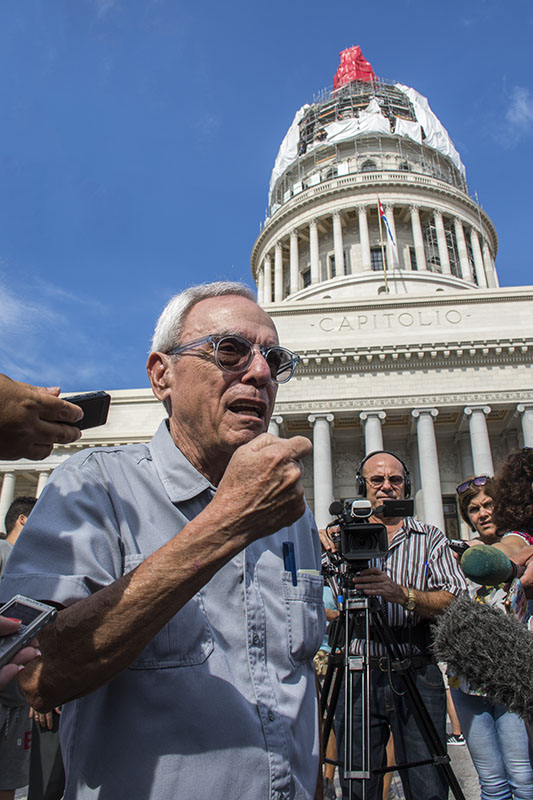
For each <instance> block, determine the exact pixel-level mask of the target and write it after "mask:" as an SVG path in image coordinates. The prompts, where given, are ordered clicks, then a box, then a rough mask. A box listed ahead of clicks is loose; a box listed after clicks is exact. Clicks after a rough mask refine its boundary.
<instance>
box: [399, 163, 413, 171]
mask: <svg viewBox="0 0 533 800" xmlns="http://www.w3.org/2000/svg"><path fill="white" fill-rule="evenodd" d="M398 169H401V171H402V172H411V165H410V164H409V162H408V161H400V163H399V165H398Z"/></svg>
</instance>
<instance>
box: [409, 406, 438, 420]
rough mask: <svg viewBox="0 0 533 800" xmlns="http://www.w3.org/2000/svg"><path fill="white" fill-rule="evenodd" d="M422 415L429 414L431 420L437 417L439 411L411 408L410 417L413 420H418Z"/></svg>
mask: <svg viewBox="0 0 533 800" xmlns="http://www.w3.org/2000/svg"><path fill="white" fill-rule="evenodd" d="M423 414H429V415H430V416H432V417H433V419H436V417H438V416H439V410H438V409H437V408H413V410H412V411H411V416H412V417H414V418H415V419H418V418H419V417H421V416H422V415H423Z"/></svg>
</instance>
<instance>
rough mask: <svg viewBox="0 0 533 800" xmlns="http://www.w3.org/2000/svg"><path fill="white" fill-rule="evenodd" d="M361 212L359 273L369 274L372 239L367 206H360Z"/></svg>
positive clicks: (358, 208)
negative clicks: (369, 234) (369, 235)
mask: <svg viewBox="0 0 533 800" xmlns="http://www.w3.org/2000/svg"><path fill="white" fill-rule="evenodd" d="M357 210H358V212H359V240H360V242H361V268H360V269H359V270H357V271H358V272H368V271H369V270H370V239H369V237H368V219H367V216H366V206H358V207H357Z"/></svg>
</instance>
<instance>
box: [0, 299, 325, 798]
mask: <svg viewBox="0 0 533 800" xmlns="http://www.w3.org/2000/svg"><path fill="white" fill-rule="evenodd" d="M297 362H298V357H297V356H295V355H294V354H293V353H291V352H290V351H289V350H286V349H285V348H283V347H280V346H279V344H278V337H277V333H276V329H275V327H274V324H273V322H272V320H271V319H270V317H269V316H268V315H267V314H266V313H265V312H264V311H263V310H262V309H261V308H260V307H259V306H258V305H257V304H256V302H255V300H254V297H253V295H252V293H251V292H250V291H249V290H248V289H247V288H246V287H244V286H241V285H240V284H233V283H215V284H207V285H204V286H199V287H194V288H192V289H188V290H187V291H185V292H183V293H182V294H180V295H177V296H176V297H174V298H172V300H171V301H170V302H169V304H168V305H167V307H166V308H165V309H164V311H163V313H162V314H161V317H160V318H159V321H158V323H157V327H156V330H155V334H154V339H153V350H152V352H151V353H150V356H149V358H148V364H147V370H148V375H149V377H150V382H151V384H152V389H153V392H154V394H155V396H156V397H157V398H158V399H159V400H161V402H162V403H163V404H164V406H165V408H166V411H167V413H168V419H166V420H165V421H164V422H163V423H162V424H161V426H160V427H159V429H158V431H157V432H156V434H155V436H154V438H153V439H152V441H151V442H150V444H147V445H146V444H138V445H130V446H124V447H106V448H95V449H92V450H89V451H84V452H81V453H79V454H77V455H75V456H73V457H72V458H70V459H69V460H68V461H66V462H65V463H64V464H62V465H61V466H60V467H58V469H56V470H55V471H54V473H53V475H52V476H51V479H50V481H49V482H48V484H47V486H46V488H45V490H44V492H43V493H42V495H41V498H40V499H39V502H38V504H37V505H36V507H35V509H34V511H33V512H32V516H31V519H30V520H29V521H28V524H27V525H26V526H25V528H24V533H23V535H22V536H21V537H20V540H19V542H18V543H17V546H16V547H15V549H14V551H13V554H12V556H11V558H10V562H9V567H8V571H7V577H6V578H5V581H4V583H3V585H2V596H3V597H4V599H5V598H7V597H8V596H10V595H11V594H13V593H15V592H16V591H20V590H21V589H22V588H24V592H25V593H26V594H30V595H31V596H33V597H35V598H39V599H41V600H45V601H49V602H53V603H55V604H58V605H59V606H60V607H61V608H62V610H61V611H60V613H59V614H58V617H57V620H56V622H55V623H53V624H52V625H50V626H49V628H48V629H47V630H46V632H43V633H42V635H41V636H40V645H41V650H42V653H43V655H42V658H41V659H40V660H39V662H36V663H35V665H32V666H31V667H30V666H28V667H26V669H25V671H24V674H23V676H22V677H21V679H20V683H21V685H22V687H23V689H24V690H25V692H26V694H27V697H28V699H29V702H30V704H31V705H32V706H34V707H35V708H38V709H39V710H41V711H49V710H50V709H51V708H54V707H55V706H57V705H59V704H61V703H64V704H65V705H64V710H63V714H62V717H61V740H62V750H63V755H64V759H65V767H66V773H67V782H66V790H65V800H73V799H74V798H75V799H76V800H89V798H98V800H116V798H118V797H127V798H138V799H139V800H148V799H151V800H176V798H180V800H205V799H206V798H239V800H267V799H268V800H275V799H276V798H277V799H279V800H281V799H282V798H284V799H286V800H289V798H291V800H304V799H305V800H308V798H313V797H314V796H315V791H316V786H317V776H318V772H319V735H318V715H317V702H316V690H315V680H314V673H313V667H312V661H311V659H312V657H313V655H314V653H315V651H316V650H317V649H318V647H319V645H320V642H321V640H322V634H323V627H324V612H323V606H322V580H321V577H320V576H319V574H318V572H319V569H320V543H319V539H318V534H317V531H316V527H315V524H314V521H313V518H312V516H311V513H310V511H309V510H308V509H307V508H306V504H305V500H304V496H303V490H302V486H301V483H300V478H301V459H302V458H303V457H304V456H306V455H307V454H308V453H309V451H310V449H311V445H310V443H309V441H308V440H307V439H305V438H302V437H298V436H296V437H294V438H292V439H289V440H283V439H278V438H277V437H275V436H272V435H270V434H268V433H267V432H266V431H267V427H268V422H269V419H270V415H271V413H272V409H273V406H274V400H275V397H276V391H277V386H278V384H279V383H284V382H285V381H287V380H289V379H290V378H291V377H292V374H293V372H294V368H295V366H296V364H297Z"/></svg>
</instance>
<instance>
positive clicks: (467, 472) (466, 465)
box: [455, 433, 474, 483]
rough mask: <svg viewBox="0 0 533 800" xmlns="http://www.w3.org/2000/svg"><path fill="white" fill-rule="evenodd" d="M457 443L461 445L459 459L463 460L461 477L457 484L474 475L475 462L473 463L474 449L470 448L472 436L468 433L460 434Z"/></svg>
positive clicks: (456, 438)
mask: <svg viewBox="0 0 533 800" xmlns="http://www.w3.org/2000/svg"><path fill="white" fill-rule="evenodd" d="M455 441H456V442H457V444H458V445H459V458H460V459H461V475H460V478H459V480H458V481H457V483H461V481H464V480H465V479H466V478H470V477H471V476H472V475H473V474H474V462H473V461H472V447H471V446H470V436H469V434H468V433H458V434H457V435H456V437H455Z"/></svg>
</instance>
